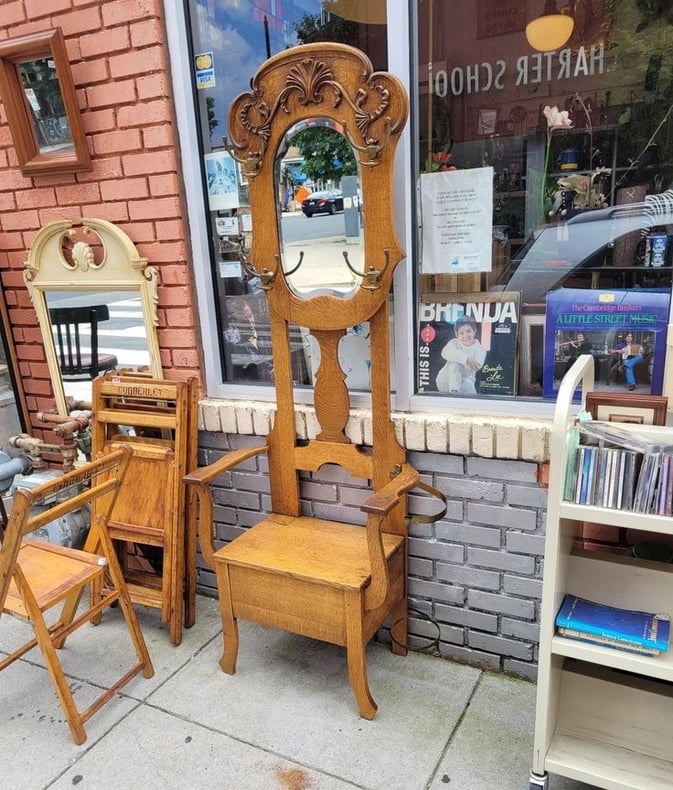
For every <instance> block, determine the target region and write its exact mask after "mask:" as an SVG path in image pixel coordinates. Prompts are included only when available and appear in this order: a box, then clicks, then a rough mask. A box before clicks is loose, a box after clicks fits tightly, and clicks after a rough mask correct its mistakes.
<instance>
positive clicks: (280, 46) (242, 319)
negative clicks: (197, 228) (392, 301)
mask: <svg viewBox="0 0 673 790" xmlns="http://www.w3.org/2000/svg"><path fill="white" fill-rule="evenodd" d="M186 9H187V12H188V15H189V19H190V24H191V48H192V57H193V62H194V84H195V88H196V94H197V102H198V107H199V116H200V117H199V128H200V138H201V139H200V141H201V146H202V157H203V160H202V161H203V178H204V191H205V192H206V202H207V208H208V222H209V237H210V241H211V261H212V282H213V289H214V293H215V302H216V315H217V321H218V340H219V346H220V352H221V365H222V377H223V380H225V381H227V382H234V383H246V384H250V383H251V382H254V383H255V384H262V385H263V384H268V385H270V384H272V382H273V359H272V353H271V340H270V328H269V317H268V312H267V306H266V298H265V295H264V293H263V289H262V285H263V284H262V283H260V281H259V279H258V278H257V277H255V276H254V271H252V270H251V268H250V267H249V266H246V254H247V251H248V250H249V249H250V245H251V243H252V238H253V235H254V232H255V227H254V223H255V222H256V221H261V220H260V218H257V217H256V218H253V217H252V216H251V214H250V209H249V201H248V192H247V189H248V184H247V180H246V177H245V174H244V172H243V168H242V167H241V166H240V164H239V163H237V162H236V161H235V159H234V158H232V156H231V155H230V152H229V149H228V147H227V141H226V135H227V113H228V109H229V105H230V104H231V102H232V100H233V99H234V98H235V97H236V96H237V95H239V94H240V93H243V92H245V91H247V90H249V88H250V78H251V77H252V75H254V74H255V72H256V71H257V69H258V68H259V66H260V65H261V64H262V63H263V62H264V60H266V59H267V58H268V57H270V56H272V55H274V54H276V53H278V52H280V51H282V50H284V49H286V48H287V47H290V46H294V45H296V44H305V43H306V44H307V43H312V42H317V41H339V42H342V43H346V44H351V45H353V46H356V47H358V48H359V49H361V50H362V51H364V52H365V53H366V54H367V55H368V56H369V58H370V59H371V60H372V63H373V65H374V67H375V68H376V69H385V68H386V67H387V54H386V53H387V39H386V25H385V21H386V17H385V3H381V2H373V3H372V2H369V1H368V0H367V1H366V2H360V3H353V2H350V0H325V1H324V2H321V1H320V0H257V1H255V2H249V3H239V2H234V0H231V2H217V3H215V2H212V0H198V1H197V2H194V0H192V2H188V3H186ZM275 175H276V184H277V193H278V194H277V200H276V205H277V216H276V217H270V218H264V221H276V222H278V225H279V229H280V233H281V237H282V241H283V256H282V258H283V260H282V265H283V266H284V268H285V270H286V271H290V270H291V269H292V268H293V267H294V266H295V264H296V261H297V260H299V256H300V255H301V256H302V260H303V261H304V263H303V265H302V267H301V270H300V271H299V270H298V271H297V274H296V275H294V279H293V283H292V287H293V288H295V287H296V289H297V290H298V291H302V290H304V289H309V290H310V288H312V287H314V286H316V287H317V286H319V285H321V286H322V287H329V288H332V289H334V291H335V292H336V293H338V292H339V291H343V290H348V289H350V288H351V287H352V285H353V275H352V273H351V271H350V270H349V268H348V267H347V266H346V265H345V264H344V262H343V257H342V252H341V250H342V249H346V250H349V251H350V252H349V255H350V258H351V260H353V262H354V264H357V247H358V239H359V237H360V236H361V233H362V222H361V210H360V209H361V206H360V201H359V196H358V178H357V165H356V163H355V158H354V157H353V155H352V152H351V151H350V147H349V146H348V143H347V142H346V138H345V137H343V135H341V134H340V132H339V130H338V129H333V128H327V127H326V126H325V124H324V119H321V118H320V116H319V115H318V114H317V115H316V118H315V119H313V120H312V121H310V122H307V123H306V124H304V126H303V128H297V129H292V130H288V134H287V135H286V138H285V141H284V144H283V150H282V151H279V152H277V156H276V174H275ZM304 201H310V202H304ZM337 247H338V248H339V249H338V254H337V256H336V259H337V262H338V266H333V267H331V269H330V279H329V282H322V283H318V282H316V281H315V278H313V274H314V273H315V270H316V268H317V266H316V264H319V265H320V268H321V273H322V274H324V268H325V267H324V265H323V264H324V263H325V260H326V257H327V258H329V254H328V253H329V250H330V249H332V248H334V249H336V248H337ZM332 269H333V270H334V271H332ZM366 338H367V332H366V327H354V328H353V329H352V330H351V331H350V332H349V333H348V334H347V336H346V337H345V338H344V341H343V343H342V346H343V348H340V351H343V353H344V354H345V355H346V356H347V357H348V358H347V359H344V360H342V362H343V364H344V369H345V370H347V369H348V370H347V372H348V373H349V375H350V376H351V377H352V378H353V377H355V379H357V383H356V386H360V387H361V388H362V389H368V388H369V383H368V368H367V365H366V361H367V359H368V348H366V347H365V346H366V345H367V344H366ZM291 341H292V348H293V351H292V353H293V373H294V381H295V385H296V386H298V387H302V386H311V385H312V383H313V375H314V372H315V371H314V367H315V363H316V360H315V359H314V358H313V355H314V353H315V348H314V344H313V343H312V342H311V341H312V338H311V337H310V336H309V335H308V334H307V333H306V332H305V331H304V330H303V329H302V328H301V327H295V328H294V330H293V334H292V337H291ZM363 344H364V345H363ZM349 349H351V350H350V351H349ZM360 368H362V370H360ZM355 379H354V380H355Z"/></svg>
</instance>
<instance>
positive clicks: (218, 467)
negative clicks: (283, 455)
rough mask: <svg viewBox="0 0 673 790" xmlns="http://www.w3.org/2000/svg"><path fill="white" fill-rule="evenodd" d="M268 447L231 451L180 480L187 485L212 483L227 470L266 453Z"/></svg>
mask: <svg viewBox="0 0 673 790" xmlns="http://www.w3.org/2000/svg"><path fill="white" fill-rule="evenodd" d="M268 452H269V447H268V445H266V444H264V445H261V446H260V447H244V448H242V449H241V450H232V451H231V452H229V453H227V454H226V455H223V456H222V458H218V459H217V461H214V462H213V463H212V464H209V465H208V466H201V467H199V468H198V469H194V471H192V472H189V473H188V474H186V475H185V476H184V477H183V478H182V479H183V481H184V482H185V483H187V485H197V486H198V485H205V484H207V483H210V482H212V481H213V480H214V479H215V478H216V477H219V475H221V474H223V473H224V472H226V471H227V470H229V469H232V468H233V467H235V466H238V465H239V464H241V463H243V461H247V460H248V458H254V457H255V456H256V455H262V454H263V453H268Z"/></svg>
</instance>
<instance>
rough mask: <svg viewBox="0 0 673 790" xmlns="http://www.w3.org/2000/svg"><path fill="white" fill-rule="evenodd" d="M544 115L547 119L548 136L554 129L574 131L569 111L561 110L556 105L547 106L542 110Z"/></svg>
mask: <svg viewBox="0 0 673 790" xmlns="http://www.w3.org/2000/svg"><path fill="white" fill-rule="evenodd" d="M542 114H543V115H544V117H545V118H546V119H547V135H548V136H549V134H550V133H551V132H552V131H553V130H554V129H572V125H573V122H572V121H571V120H570V113H569V112H568V110H559V108H558V107H557V106H556V105H554V106H553V107H550V106H549V105H547V106H546V107H545V108H544V109H543V110H542Z"/></svg>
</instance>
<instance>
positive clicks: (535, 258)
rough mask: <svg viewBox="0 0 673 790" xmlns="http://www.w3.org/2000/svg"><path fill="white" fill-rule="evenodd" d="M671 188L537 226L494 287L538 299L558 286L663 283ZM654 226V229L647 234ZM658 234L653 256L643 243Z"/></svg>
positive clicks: (672, 250)
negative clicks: (657, 249) (659, 247)
mask: <svg viewBox="0 0 673 790" xmlns="http://www.w3.org/2000/svg"><path fill="white" fill-rule="evenodd" d="M671 228H673V191H668V192H665V193H663V194H661V195H657V196H653V198H652V199H651V200H647V199H646V200H645V202H643V203H629V204H623V205H619V206H611V207H608V208H604V209H594V210H592V211H587V212H583V213H580V214H577V215H576V216H574V217H572V218H571V219H570V220H568V221H567V222H566V223H562V224H556V225H545V226H543V227H541V228H539V229H538V230H537V231H536V232H535V233H534V234H533V236H532V237H531V238H530V239H529V240H528V242H527V243H526V244H525V245H524V247H523V248H522V249H521V250H520V251H519V252H518V253H517V255H516V257H515V258H514V259H513V260H512V262H511V263H510V265H509V266H508V267H506V269H505V270H504V271H503V272H502V274H501V275H500V277H499V279H498V284H497V285H496V286H495V288H494V289H496V290H499V289H500V288H502V289H504V290H507V291H520V292H521V294H522V298H523V302H524V303H529V304H531V303H532V304H534V303H538V304H542V303H544V301H545V298H546V294H547V292H548V291H550V290H552V289H555V288H559V287H576V288H577V287H584V288H596V287H600V288H662V287H663V288H668V287H670V285H671V272H672V267H671V262H672V256H673V247H672V246H671V239H670V237H669V235H668V233H669V232H670V230H671ZM654 229H659V230H658V231H657V232H656V233H654V234H653V235H652V232H653V231H654ZM655 239H659V242H660V244H661V245H662V247H663V253H661V254H660V255H659V258H658V259H657V260H655V259H653V257H652V256H651V255H650V254H649V251H648V246H647V245H648V243H649V242H650V241H653V240H655Z"/></svg>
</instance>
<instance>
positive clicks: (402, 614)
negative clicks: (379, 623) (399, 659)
mask: <svg viewBox="0 0 673 790" xmlns="http://www.w3.org/2000/svg"><path fill="white" fill-rule="evenodd" d="M391 615H392V625H391V626H390V635H391V637H392V642H391V646H390V649H391V650H392V652H393V653H395V655H397V656H406V654H407V653H408V652H409V651H408V649H407V640H408V638H409V637H408V632H407V598H406V596H403V597H402V598H401V599H400V600H399V601H398V602H397V603H396V604H395V606H394V607H393V609H392V611H391Z"/></svg>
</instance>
